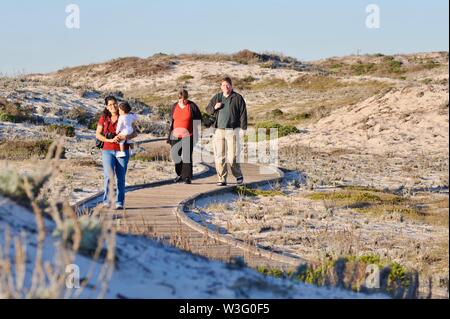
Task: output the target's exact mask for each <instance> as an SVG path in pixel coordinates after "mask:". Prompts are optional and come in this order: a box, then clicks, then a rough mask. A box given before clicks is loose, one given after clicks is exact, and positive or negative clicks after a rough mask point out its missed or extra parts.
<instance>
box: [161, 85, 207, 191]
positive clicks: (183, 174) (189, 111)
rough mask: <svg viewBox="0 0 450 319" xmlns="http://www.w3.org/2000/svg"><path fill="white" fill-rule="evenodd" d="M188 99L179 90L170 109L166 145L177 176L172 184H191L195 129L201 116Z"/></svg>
mask: <svg viewBox="0 0 450 319" xmlns="http://www.w3.org/2000/svg"><path fill="white" fill-rule="evenodd" d="M188 98H189V93H188V92H187V91H186V90H181V91H180V92H179V94H178V103H175V104H174V105H173V107H172V112H171V113H170V131H169V137H168V143H169V144H170V145H171V146H172V150H171V155H172V160H173V161H174V162H175V172H176V174H177V177H176V178H175V180H174V182H175V183H178V182H180V181H184V182H185V183H186V184H191V182H192V175H193V174H192V151H193V148H194V143H195V142H196V141H195V140H194V137H198V130H197V127H198V125H199V124H200V122H201V119H202V114H201V112H200V110H199V108H198V106H197V105H196V104H195V103H194V102H192V101H190V100H188Z"/></svg>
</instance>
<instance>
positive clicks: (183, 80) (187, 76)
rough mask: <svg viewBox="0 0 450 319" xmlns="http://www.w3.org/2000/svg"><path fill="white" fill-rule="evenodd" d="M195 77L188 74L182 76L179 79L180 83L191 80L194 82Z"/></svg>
mask: <svg viewBox="0 0 450 319" xmlns="http://www.w3.org/2000/svg"><path fill="white" fill-rule="evenodd" d="M193 78H194V77H193V76H192V75H189V74H186V75H182V76H180V77H178V78H177V81H178V82H186V81H189V80H192V79H193Z"/></svg>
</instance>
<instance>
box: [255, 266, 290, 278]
mask: <svg viewBox="0 0 450 319" xmlns="http://www.w3.org/2000/svg"><path fill="white" fill-rule="evenodd" d="M256 270H257V271H258V272H259V273H261V274H263V275H265V276H271V277H275V278H286V277H287V274H286V273H285V272H284V271H282V270H280V269H278V268H268V267H265V266H258V267H257V269H256Z"/></svg>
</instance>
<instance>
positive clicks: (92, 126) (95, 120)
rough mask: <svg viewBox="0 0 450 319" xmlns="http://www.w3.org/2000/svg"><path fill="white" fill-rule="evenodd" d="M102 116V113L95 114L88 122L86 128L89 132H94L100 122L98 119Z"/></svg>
mask: <svg viewBox="0 0 450 319" xmlns="http://www.w3.org/2000/svg"><path fill="white" fill-rule="evenodd" d="M102 114H103V112H98V113H97V114H95V115H94V117H93V118H91V119H90V120H89V123H88V124H87V128H88V129H90V130H94V131H96V130H97V124H98V120H100V117H101V116H102Z"/></svg>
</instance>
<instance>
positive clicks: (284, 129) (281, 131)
mask: <svg viewBox="0 0 450 319" xmlns="http://www.w3.org/2000/svg"><path fill="white" fill-rule="evenodd" d="M255 129H256V134H258V130H259V129H266V135H267V136H266V139H269V138H270V129H277V130H278V137H283V136H288V135H291V134H297V133H300V131H299V130H298V129H297V128H296V127H295V126H293V125H283V124H280V123H277V122H274V121H264V122H258V123H256V126H255Z"/></svg>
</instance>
